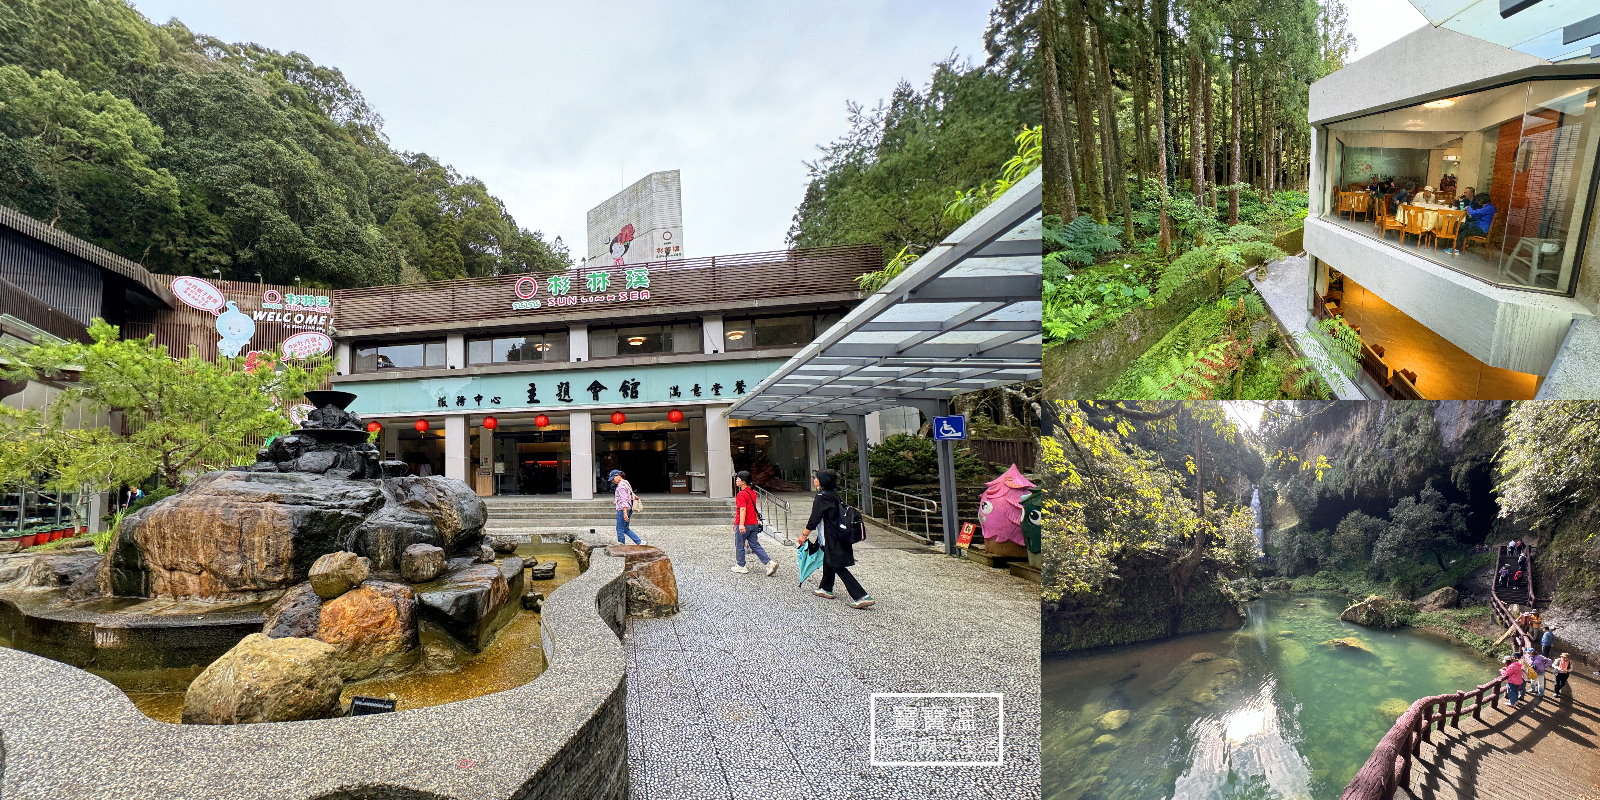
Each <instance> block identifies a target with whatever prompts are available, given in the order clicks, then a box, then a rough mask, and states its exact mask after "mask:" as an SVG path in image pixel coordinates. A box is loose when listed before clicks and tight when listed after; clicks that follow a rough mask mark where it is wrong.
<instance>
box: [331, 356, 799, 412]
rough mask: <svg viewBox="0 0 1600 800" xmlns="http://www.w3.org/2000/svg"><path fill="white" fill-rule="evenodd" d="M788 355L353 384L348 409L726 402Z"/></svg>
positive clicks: (544, 408)
mask: <svg viewBox="0 0 1600 800" xmlns="http://www.w3.org/2000/svg"><path fill="white" fill-rule="evenodd" d="M783 363H784V362H783V359H770V358H767V359H740V360H727V361H709V362H698V363H674V364H646V365H641V366H632V367H625V366H618V367H582V368H577V369H553V370H537V371H530V372H511V373H496V374H493V375H462V376H455V375H452V376H449V377H438V378H405V379H391V380H381V379H380V380H371V381H348V382H343V383H341V384H340V385H339V388H342V389H348V390H350V391H353V392H355V393H356V395H357V397H356V400H355V402H354V403H352V404H351V406H350V410H351V411H354V412H355V413H357V414H361V415H363V416H394V415H411V414H418V415H425V414H456V413H473V414H476V413H485V414H493V413H503V412H507V411H539V412H544V413H552V412H559V411H560V410H561V409H563V408H573V409H580V410H581V409H584V408H588V407H606V408H620V409H624V410H626V409H627V408H629V407H643V406H672V405H685V406H687V405H701V404H710V403H723V404H729V403H733V402H734V401H736V400H738V399H739V398H740V397H743V396H744V395H746V394H749V393H750V391H751V390H753V389H754V388H755V387H756V385H757V384H759V383H761V382H762V381H763V380H766V378H767V376H769V375H771V374H772V373H773V371H775V370H776V369H777V368H778V367H779V366H780V365H782V364H783Z"/></svg>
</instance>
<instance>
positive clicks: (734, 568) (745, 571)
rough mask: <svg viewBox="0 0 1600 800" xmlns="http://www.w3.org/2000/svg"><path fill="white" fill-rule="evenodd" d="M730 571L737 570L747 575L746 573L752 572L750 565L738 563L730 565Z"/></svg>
mask: <svg viewBox="0 0 1600 800" xmlns="http://www.w3.org/2000/svg"><path fill="white" fill-rule="evenodd" d="M728 571H729V572H737V573H739V574H740V575H745V574H748V573H749V572H750V568H749V567H741V566H739V565H738V564H735V565H733V566H731V567H729V568H728Z"/></svg>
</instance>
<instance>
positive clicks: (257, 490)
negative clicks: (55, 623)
mask: <svg viewBox="0 0 1600 800" xmlns="http://www.w3.org/2000/svg"><path fill="white" fill-rule="evenodd" d="M383 502H384V493H383V490H382V488H381V487H380V485H379V483H378V482H377V481H372V480H339V479H335V478H329V477H326V476H321V475H308V474H304V473H294V472H281V473H280V472H245V471H224V472H213V473H210V474H207V475H203V476H201V477H200V478H197V479H196V480H195V481H194V482H193V483H192V484H190V486H189V488H188V489H186V490H185V491H183V492H181V493H179V494H176V495H173V496H172V497H168V498H165V499H163V500H161V501H159V502H157V503H154V504H152V505H150V506H148V507H146V508H143V509H140V510H139V511H136V512H134V513H133V514H130V515H129V516H128V517H127V518H126V519H124V520H123V521H122V527H121V529H120V530H119V532H118V534H117V536H116V539H115V540H114V541H113V543H112V545H111V548H110V550H109V552H108V553H107V556H106V560H105V566H104V567H102V569H103V570H104V572H105V577H104V578H103V580H102V584H103V585H105V586H106V587H107V589H108V591H110V592H111V593H112V594H117V595H125V596H130V597H173V598H204V599H212V598H227V597H230V596H240V595H252V594H260V593H266V592H271V591H276V590H279V589H287V588H289V587H290V586H293V585H294V584H296V583H299V582H301V581H304V580H305V579H306V576H307V575H308V573H309V572H310V570H311V565H312V563H314V562H315V561H316V560H317V559H318V558H319V557H321V556H322V555H323V554H325V553H331V552H334V551H336V550H345V549H348V548H347V547H346V546H345V543H346V541H347V540H348V539H349V538H350V536H351V534H352V533H353V532H354V531H355V530H356V528H357V526H359V525H361V524H362V522H363V521H364V520H365V519H367V517H368V515H370V514H372V512H374V511H377V510H378V509H379V508H380V507H381V506H382V505H383Z"/></svg>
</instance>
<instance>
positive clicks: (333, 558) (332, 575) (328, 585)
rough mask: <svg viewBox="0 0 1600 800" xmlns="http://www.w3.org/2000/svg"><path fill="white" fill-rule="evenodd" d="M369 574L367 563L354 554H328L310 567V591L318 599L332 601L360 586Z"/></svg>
mask: <svg viewBox="0 0 1600 800" xmlns="http://www.w3.org/2000/svg"><path fill="white" fill-rule="evenodd" d="M371 572H372V570H371V568H370V567H369V566H368V561H367V560H366V559H365V558H362V557H361V556H358V555H356V554H355V553H351V552H347V551H340V552H337V553H329V554H327V555H325V556H323V557H321V558H319V559H317V561H316V563H314V564H312V565H311V575H310V577H311V589H312V590H313V591H315V592H316V593H317V596H318V597H321V598H322V599H324V600H332V599H334V598H335V597H338V596H339V595H342V594H344V593H345V592H348V591H350V590H351V589H354V588H355V587H357V586H360V585H361V582H362V581H364V580H366V579H367V576H368V575H369V574H371Z"/></svg>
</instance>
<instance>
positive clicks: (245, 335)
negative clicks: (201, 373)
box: [172, 276, 256, 358]
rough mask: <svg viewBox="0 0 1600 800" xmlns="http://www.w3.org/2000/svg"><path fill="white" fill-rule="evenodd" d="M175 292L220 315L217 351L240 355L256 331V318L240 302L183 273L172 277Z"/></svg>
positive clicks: (192, 303)
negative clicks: (242, 309)
mask: <svg viewBox="0 0 1600 800" xmlns="http://www.w3.org/2000/svg"><path fill="white" fill-rule="evenodd" d="M172 294H173V295H174V296H175V297H177V298H178V299H179V300H181V301H183V302H184V304H186V305H188V306H189V307H191V308H197V309H200V310H201V311H209V312H211V313H212V314H215V315H216V317H217V335H218V336H220V337H222V338H221V339H220V340H219V341H218V342H217V354H218V355H221V356H224V357H226V358H238V357H239V353H240V352H241V351H242V350H244V348H245V345H248V344H250V339H251V338H253V337H254V336H255V335H256V321H255V320H254V319H251V318H250V315H249V314H246V313H244V312H243V311H240V310H239V306H238V305H236V304H234V303H233V301H231V300H228V299H227V298H226V297H224V296H223V294H222V290H221V289H218V288H217V287H216V286H213V285H212V284H211V283H210V282H209V281H205V280H201V279H200V278H192V277H188V276H185V277H181V278H175V279H173V281H172Z"/></svg>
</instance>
